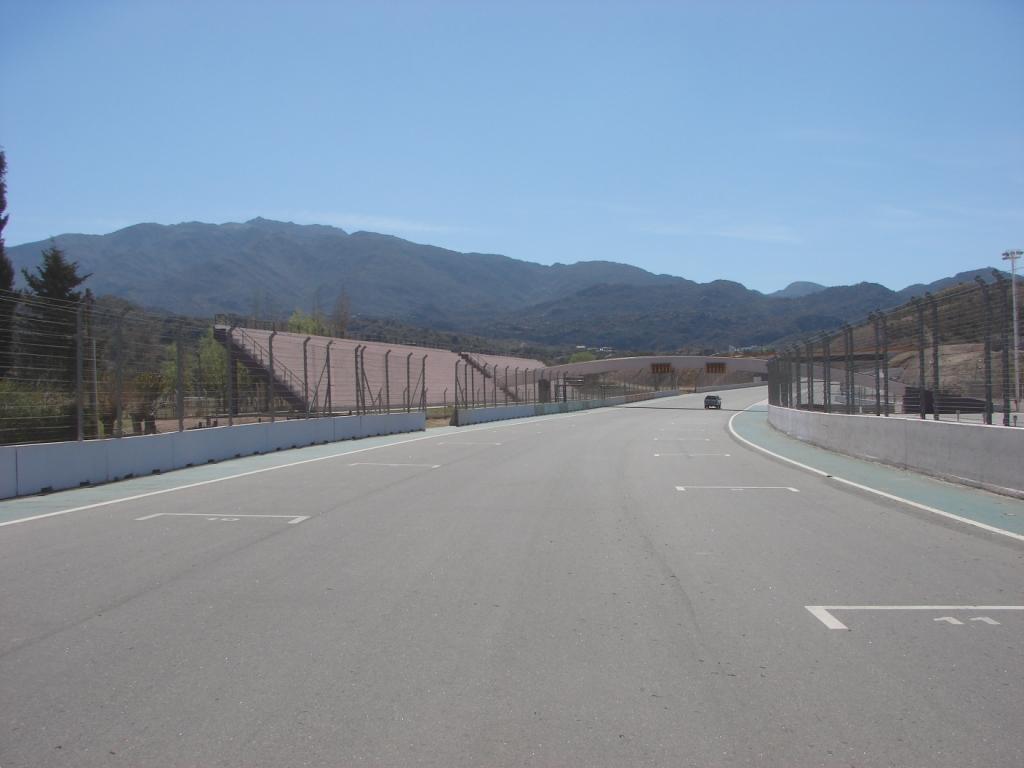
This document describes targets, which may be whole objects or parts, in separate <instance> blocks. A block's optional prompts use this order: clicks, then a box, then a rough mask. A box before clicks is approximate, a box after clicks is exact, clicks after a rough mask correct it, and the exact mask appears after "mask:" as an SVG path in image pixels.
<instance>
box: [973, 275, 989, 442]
mask: <svg viewBox="0 0 1024 768" xmlns="http://www.w3.org/2000/svg"><path fill="white" fill-rule="evenodd" d="M974 279H975V280H976V281H977V283H978V285H980V286H981V295H982V299H983V300H984V302H985V423H986V424H991V423H992V297H991V295H990V294H989V291H988V285H987V284H986V283H985V281H984V280H982V279H981V277H980V276H975V278H974Z"/></svg>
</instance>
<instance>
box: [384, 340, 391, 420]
mask: <svg viewBox="0 0 1024 768" xmlns="http://www.w3.org/2000/svg"><path fill="white" fill-rule="evenodd" d="M389 357H391V350H390V349H389V350H388V351H387V352H385V353H384V398H385V400H384V402H385V407H386V408H387V412H388V413H391V363H390V362H389V361H388V358H389Z"/></svg>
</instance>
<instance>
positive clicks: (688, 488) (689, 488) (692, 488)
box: [676, 485, 800, 493]
mask: <svg viewBox="0 0 1024 768" xmlns="http://www.w3.org/2000/svg"><path fill="white" fill-rule="evenodd" d="M676 490H677V491H703V490H709V491H792V492H793V493H800V491H799V490H798V489H796V488H792V487H790V486H788V485H677V486H676Z"/></svg>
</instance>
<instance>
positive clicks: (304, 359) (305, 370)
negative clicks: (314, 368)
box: [302, 336, 310, 419]
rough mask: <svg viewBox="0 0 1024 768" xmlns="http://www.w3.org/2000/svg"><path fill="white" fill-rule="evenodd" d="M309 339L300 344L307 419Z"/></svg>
mask: <svg viewBox="0 0 1024 768" xmlns="http://www.w3.org/2000/svg"><path fill="white" fill-rule="evenodd" d="M309 339H310V337H309V336H307V337H306V338H305V339H304V340H303V342H302V400H303V402H305V404H306V418H307V419H308V418H309V350H308V347H309Z"/></svg>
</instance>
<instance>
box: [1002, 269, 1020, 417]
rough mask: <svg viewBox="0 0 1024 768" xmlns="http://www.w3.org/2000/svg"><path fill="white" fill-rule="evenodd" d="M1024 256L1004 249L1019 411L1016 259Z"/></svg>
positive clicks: (1015, 386)
mask: <svg viewBox="0 0 1024 768" xmlns="http://www.w3.org/2000/svg"><path fill="white" fill-rule="evenodd" d="M1021 256H1024V251H1021V250H1019V249H1018V250H1014V251H1004V252H1003V261H1008V262H1010V295H1011V296H1012V297H1013V394H1014V402H1015V410H1016V411H1017V413H1020V400H1021V386H1020V329H1019V328H1018V320H1017V259H1019V258H1020V257H1021Z"/></svg>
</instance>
